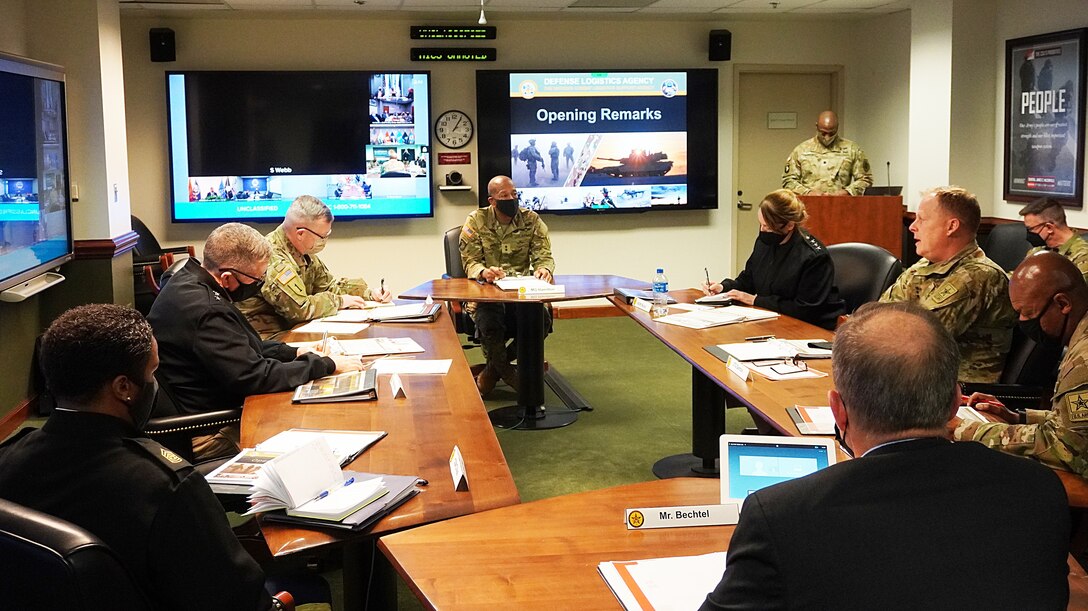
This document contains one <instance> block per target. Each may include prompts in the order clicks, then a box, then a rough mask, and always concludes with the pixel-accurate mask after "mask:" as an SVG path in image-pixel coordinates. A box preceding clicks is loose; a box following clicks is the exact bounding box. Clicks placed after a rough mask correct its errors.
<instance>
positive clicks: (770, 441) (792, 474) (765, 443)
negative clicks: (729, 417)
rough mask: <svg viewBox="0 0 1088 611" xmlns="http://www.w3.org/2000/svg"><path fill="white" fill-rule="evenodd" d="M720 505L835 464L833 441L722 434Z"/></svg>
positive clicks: (742, 499) (742, 498)
mask: <svg viewBox="0 0 1088 611" xmlns="http://www.w3.org/2000/svg"><path fill="white" fill-rule="evenodd" d="M720 443H721V454H720V456H721V462H720V464H721V481H722V504H723V505H724V504H726V503H736V504H737V505H741V504H743V503H744V499H745V498H746V497H747V496H748V495H749V494H751V493H753V492H755V491H757V490H759V489H761V488H766V487H767V486H770V485H773V484H777V483H780V482H785V481H789V480H791V479H796V478H798V477H804V476H806V475H808V474H810V473H815V472H816V471H818V470H820V469H823V468H826V467H828V466H830V465H833V464H835V458H836V453H835V440H834V439H831V438H827V437H823V438H811V437H810V438H801V437H775V436H765V435H722V436H721V440H720Z"/></svg>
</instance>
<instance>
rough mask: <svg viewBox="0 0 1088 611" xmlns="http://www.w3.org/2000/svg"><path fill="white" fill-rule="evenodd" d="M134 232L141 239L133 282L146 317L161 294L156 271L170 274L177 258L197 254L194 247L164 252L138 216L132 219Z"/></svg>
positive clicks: (134, 256) (138, 304)
mask: <svg viewBox="0 0 1088 611" xmlns="http://www.w3.org/2000/svg"><path fill="white" fill-rule="evenodd" d="M131 219H132V230H133V231H135V232H136V235H138V236H139V239H138V240H137V241H136V246H135V247H134V248H133V249H132V280H133V292H134V297H135V307H136V309H137V310H139V311H140V312H141V313H143V314H145V315H146V314H147V313H148V312H150V311H151V304H153V303H154V302H155V297H156V296H157V295H158V294H159V286H158V285H157V283H156V282H155V279H154V276H155V270H156V269H160V270H162V271H166V269H167V267H169V266H170V265H171V264H173V262H174V258H175V255H182V254H187V255H189V256H190V257H195V256H196V250H195V249H194V248H193V246H192V245H188V246H175V247H171V248H163V247H162V245H161V244H159V241H158V240H157V239H156V238H155V235H154V234H153V233H151V230H150V229H148V228H147V225H145V224H144V222H143V221H141V220H140V219H139V218H137V217H136V216H132V217H131Z"/></svg>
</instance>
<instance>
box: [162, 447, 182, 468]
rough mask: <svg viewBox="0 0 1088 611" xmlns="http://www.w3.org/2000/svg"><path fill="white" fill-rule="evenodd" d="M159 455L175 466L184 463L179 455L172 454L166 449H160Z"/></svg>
mask: <svg viewBox="0 0 1088 611" xmlns="http://www.w3.org/2000/svg"><path fill="white" fill-rule="evenodd" d="M159 454H162V457H163V458H165V459H166V460H168V461H170V462H172V463H174V464H175V465H176V464H178V463H179V462H181V461H182V458H181V457H180V456H178V455H177V454H174V453H173V452H171V451H170V450H167V449H166V448H159Z"/></svg>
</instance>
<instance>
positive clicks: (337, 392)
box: [291, 369, 378, 403]
mask: <svg viewBox="0 0 1088 611" xmlns="http://www.w3.org/2000/svg"><path fill="white" fill-rule="evenodd" d="M377 398H378V379H377V377H376V372H375V371H374V370H373V369H367V370H364V371H351V372H348V373H342V374H340V375H335V376H328V377H324V378H318V379H316V380H311V381H309V382H306V383H305V384H303V385H302V386H299V387H298V388H296V389H295V394H294V396H292V397H291V401H292V402H293V403H335V402H340V401H373V400H374V399H377Z"/></svg>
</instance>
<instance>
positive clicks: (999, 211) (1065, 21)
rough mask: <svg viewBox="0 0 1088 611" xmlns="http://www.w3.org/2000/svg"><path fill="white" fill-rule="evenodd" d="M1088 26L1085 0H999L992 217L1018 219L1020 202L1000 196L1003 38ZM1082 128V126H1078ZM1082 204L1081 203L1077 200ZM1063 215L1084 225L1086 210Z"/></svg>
mask: <svg viewBox="0 0 1088 611" xmlns="http://www.w3.org/2000/svg"><path fill="white" fill-rule="evenodd" d="M1083 27H1088V1H1086V0H1046V1H1045V2H1022V1H1019V0H1000V1H999V2H998V10H997V17H996V27H995V32H994V39H993V54H994V59H995V63H994V65H995V69H994V81H995V83H994V89H993V91H994V95H993V102H992V104H993V108H994V126H995V128H994V141H993V151H994V178H993V191H992V198H993V200H992V201H993V202H994V207H993V216H996V217H998V218H1006V219H1019V218H1020V216H1019V215H1017V211H1019V210H1020V208H1021V207H1022V206H1023V205H1024V204H1023V203H1021V202H1006V201H1005V200H1004V199H1003V198H1002V181H1003V167H1004V149H1003V142H1004V137H1005V127H1004V121H1005V93H1004V92H1005V41H1006V40H1009V39H1012V38H1021V37H1024V36H1033V35H1035V34H1046V33H1048V32H1059V31H1062V30H1068V29H1072V28H1083ZM1079 127H1080V129H1082V130H1083V129H1084V126H1083V125H1081V126H1079ZM1086 156H1088V145H1086V147H1085V150H1084V151H1081V159H1084V158H1085V157H1086ZM1081 203H1082V204H1083V202H1081ZM1066 216H1067V218H1068V220H1069V224H1070V225H1071V226H1073V227H1080V228H1088V210H1084V209H1081V210H1067V211H1066Z"/></svg>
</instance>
